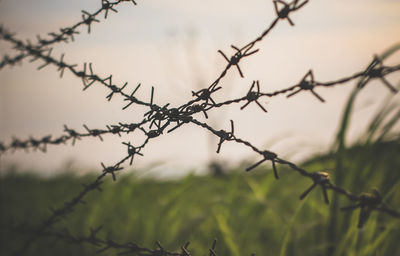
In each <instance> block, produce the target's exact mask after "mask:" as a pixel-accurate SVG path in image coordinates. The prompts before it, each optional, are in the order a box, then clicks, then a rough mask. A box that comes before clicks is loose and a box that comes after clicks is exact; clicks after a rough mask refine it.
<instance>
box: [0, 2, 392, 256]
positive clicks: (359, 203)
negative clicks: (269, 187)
mask: <svg viewBox="0 0 400 256" xmlns="http://www.w3.org/2000/svg"><path fill="white" fill-rule="evenodd" d="M123 2H132V3H133V4H134V5H136V4H137V3H136V2H135V1H133V0H132V1H131V0H118V1H114V2H111V1H108V0H102V1H101V3H102V5H101V8H100V9H98V10H97V11H96V12H94V13H89V12H87V11H82V20H81V21H79V22H78V23H76V24H74V25H72V26H70V27H66V28H61V29H60V31H58V32H51V33H49V34H48V35H49V36H48V38H47V39H42V38H41V37H40V36H38V37H37V42H36V43H32V42H30V41H23V40H21V39H19V38H17V36H16V35H15V34H14V33H12V32H10V31H9V30H8V29H7V28H6V27H5V26H3V25H1V26H0V39H1V40H3V41H6V42H9V43H10V44H11V45H12V46H13V48H14V49H15V50H17V51H18V52H19V54H17V55H15V56H13V57H9V56H7V55H5V56H3V58H2V60H1V61H0V69H2V68H4V67H6V66H13V65H15V64H17V63H21V62H22V60H23V59H25V58H31V59H30V61H31V62H34V61H40V62H41V63H40V65H39V66H38V69H42V68H44V67H46V66H55V67H56V68H58V71H59V72H60V77H61V78H62V76H63V74H64V72H65V71H67V72H70V73H71V74H73V75H74V76H75V77H76V78H78V79H79V80H81V82H82V84H83V90H86V89H88V88H90V87H91V86H93V85H94V84H97V85H101V86H104V87H106V88H108V89H109V94H107V96H106V99H107V100H108V101H111V100H112V99H114V96H119V97H121V98H122V99H123V100H124V101H125V102H126V104H125V105H124V106H123V108H122V109H123V110H125V109H127V108H131V107H133V106H135V105H142V106H145V107H147V109H148V111H147V112H146V113H144V115H143V119H142V121H140V122H136V123H122V122H120V123H115V124H112V125H106V127H104V128H89V127H88V126H86V125H85V124H83V127H84V129H82V130H81V131H79V130H76V129H72V128H69V127H68V126H67V125H64V130H63V132H62V134H61V135H59V136H44V137H42V138H33V137H30V138H28V139H19V138H12V139H11V142H9V143H4V142H0V156H1V155H4V154H7V153H13V152H15V151H16V150H26V151H29V150H40V151H42V152H46V150H47V146H48V145H61V144H66V143H67V142H71V143H72V145H74V144H75V141H76V140H82V139H85V138H87V137H97V138H99V139H100V140H103V136H105V135H111V136H121V134H131V135H132V134H133V135H135V134H137V133H142V134H143V135H144V136H145V139H144V141H143V142H142V143H141V144H137V145H136V144H131V142H129V141H127V142H123V143H122V145H123V147H126V154H125V155H124V156H123V157H122V158H121V159H120V160H119V161H118V162H116V163H113V164H108V165H107V164H104V163H101V167H102V169H101V173H100V174H99V175H98V176H97V178H96V179H94V180H93V181H92V182H91V183H89V184H85V185H83V189H82V190H81V191H80V192H79V193H78V194H76V195H75V196H74V197H72V198H71V199H70V200H68V201H66V202H65V203H64V204H63V206H61V207H59V208H55V209H51V210H52V213H51V214H50V215H49V216H48V217H47V218H46V219H44V220H43V221H42V222H41V223H40V224H38V225H37V226H36V227H32V228H27V227H19V228H17V230H19V231H21V232H24V233H26V234H31V236H30V238H29V239H27V240H26V241H24V242H23V243H22V246H21V247H20V248H19V250H18V251H17V252H15V255H25V254H26V253H27V251H28V250H29V248H30V247H31V245H32V244H33V243H34V242H35V241H36V240H37V239H39V238H40V237H54V238H57V239H59V240H65V241H68V242H73V243H78V244H82V243H88V244H91V245H94V246H96V247H98V248H99V250H98V251H97V252H103V251H106V250H111V249H114V250H116V252H118V254H121V255H124V254H136V255H182V256H183V255H191V254H190V249H189V243H187V244H185V245H183V246H182V247H181V248H180V251H178V252H170V251H167V250H165V249H164V248H163V246H162V245H161V243H160V242H157V243H156V244H157V246H156V248H155V249H150V248H145V247H141V246H139V245H138V244H136V243H134V242H129V243H119V242H117V241H115V240H113V239H111V238H107V239H101V238H99V237H98V232H99V230H100V229H101V227H98V228H95V229H92V230H90V233H89V235H78V236H77V235H73V234H71V232H70V231H68V230H67V229H66V230H64V231H61V232H58V231H52V230H50V229H51V227H53V226H54V224H56V223H58V222H60V221H61V220H63V219H64V218H66V217H67V216H68V215H69V214H70V213H71V212H72V211H73V210H74V208H75V207H76V206H77V205H78V204H80V203H85V201H84V199H85V197H86V196H87V195H88V194H89V193H90V192H92V191H95V190H100V191H101V190H102V183H103V180H104V178H105V177H107V176H111V177H112V179H113V180H116V178H117V174H118V173H119V172H121V171H122V170H123V168H124V166H126V165H132V164H133V162H134V160H135V157H143V154H142V153H141V151H142V149H143V148H145V147H146V146H147V145H148V144H149V143H150V142H151V141H152V140H153V139H156V138H158V137H160V136H162V135H163V134H166V133H171V132H174V131H175V130H177V129H179V128H180V127H182V126H185V125H194V126H197V127H199V128H203V129H205V130H207V131H208V132H210V133H211V134H213V135H215V136H216V137H217V138H218V140H219V142H218V144H217V145H216V152H217V153H219V152H220V151H221V150H223V147H222V146H223V144H224V143H225V142H232V143H238V144H241V145H242V146H244V147H247V148H249V149H251V150H252V151H253V152H254V153H255V154H257V155H259V157H260V160H259V161H258V162H256V163H254V164H252V165H251V166H249V167H247V168H246V171H251V170H252V169H254V168H256V167H257V166H259V165H261V164H263V163H264V162H270V163H271V164H272V167H273V174H274V176H275V178H276V179H279V171H278V168H279V167H280V166H286V167H289V168H290V169H291V170H293V171H294V172H296V173H298V174H300V175H301V176H302V177H305V178H308V179H310V181H311V182H312V185H311V186H310V187H309V188H307V189H306V190H305V191H304V192H303V193H301V194H300V196H299V199H304V198H305V197H306V196H307V195H308V194H309V193H310V192H311V191H312V190H313V189H314V188H315V187H321V189H322V193H323V198H324V201H325V203H326V204H329V197H328V192H327V191H328V190H330V191H332V192H333V193H337V194H340V195H343V196H345V197H346V198H348V199H349V200H350V201H351V202H352V203H353V205H351V206H344V207H343V208H342V209H343V210H354V209H357V208H360V209H361V210H360V216H359V224H358V226H359V227H361V226H362V225H363V224H364V223H365V221H366V220H367V219H366V218H368V216H369V214H366V213H369V212H370V211H378V212H381V213H383V214H387V215H390V216H392V217H394V218H400V212H399V211H397V210H395V209H393V208H392V207H390V206H388V205H386V204H385V203H384V202H383V199H382V196H381V195H380V194H379V192H378V191H377V190H374V191H372V193H367V192H366V193H361V194H354V193H352V192H351V191H349V190H347V189H345V188H342V187H340V186H337V185H335V184H333V182H332V180H331V179H330V176H329V174H328V173H326V172H309V171H307V170H305V169H303V168H301V167H299V166H298V165H296V164H295V163H292V162H290V161H288V160H285V159H283V158H281V157H279V155H278V154H277V153H275V152H272V151H269V150H266V149H261V148H257V147H256V146H254V145H253V144H252V143H251V142H249V141H247V140H245V139H242V138H240V137H238V136H236V134H235V125H234V121H233V120H230V124H229V129H227V130H218V129H215V128H213V127H212V126H210V125H209V124H207V122H202V121H199V120H198V119H196V116H198V115H203V116H204V117H205V118H206V119H207V118H208V112H209V111H210V110H212V109H217V108H221V107H224V106H231V105H232V107H233V105H234V104H236V103H237V104H240V109H241V110H244V109H245V108H246V107H247V106H248V105H249V104H257V105H258V107H259V108H260V109H261V111H263V112H268V110H267V109H266V107H265V106H263V105H262V104H261V103H260V101H259V100H260V99H261V98H272V97H275V96H286V97H287V98H289V97H293V96H295V95H297V94H299V93H302V92H309V93H311V94H312V96H314V97H315V98H316V100H318V101H320V102H322V103H323V102H325V100H324V98H323V97H322V96H321V95H320V94H319V93H317V91H316V89H317V88H318V89H319V88H320V89H322V88H331V87H334V86H339V85H344V84H345V83H348V82H349V81H352V80H355V79H360V78H363V80H362V81H363V82H362V83H361V85H360V87H364V86H366V85H367V84H368V83H369V82H370V81H371V80H373V79H378V80H380V81H381V82H382V84H383V85H384V86H385V87H387V88H388V90H390V91H391V92H393V93H397V89H396V88H395V87H394V86H393V85H392V84H391V83H390V82H389V81H388V80H387V79H386V76H387V75H389V74H391V73H394V72H398V71H399V70H400V64H399V65H393V66H386V65H384V64H383V62H382V60H380V59H379V57H378V56H374V58H373V59H372V60H371V62H370V63H369V65H368V67H367V69H365V70H360V71H359V72H356V73H354V74H352V75H349V76H345V77H343V78H340V79H337V80H333V81H327V82H321V81H317V80H316V79H315V77H314V73H313V71H312V70H309V71H307V72H306V74H305V75H304V76H303V77H302V78H301V79H300V80H299V82H298V83H296V84H294V85H292V86H289V87H287V88H285V89H282V90H278V91H273V92H263V91H262V88H261V87H262V85H260V82H259V81H258V80H255V81H253V82H252V84H251V85H249V90H248V92H247V93H246V95H244V96H242V97H239V98H234V99H229V100H226V101H222V102H216V101H215V100H214V99H213V95H214V94H216V93H217V92H221V91H222V89H223V88H222V86H220V85H219V84H220V81H221V80H222V79H223V78H224V77H225V75H226V74H227V73H228V71H230V70H231V68H233V69H236V70H237V72H238V74H239V75H240V76H241V77H243V76H244V74H243V71H242V70H241V68H240V66H239V64H240V63H242V61H243V60H244V59H246V58H247V57H250V56H252V55H254V54H256V53H257V52H258V50H259V49H256V45H257V44H258V43H259V42H261V41H262V40H264V39H265V38H266V37H267V35H269V33H270V32H271V31H272V30H273V29H274V28H275V27H276V26H277V24H278V23H279V22H289V24H290V25H292V26H293V25H294V22H293V20H292V18H291V15H292V14H293V13H295V12H297V11H298V10H300V9H302V8H303V7H304V6H306V4H307V3H308V0H304V1H301V0H293V1H291V2H284V1H280V0H274V1H273V3H274V8H275V14H276V18H275V19H274V20H273V21H272V22H271V23H270V25H269V26H268V27H267V28H266V29H265V30H264V31H262V33H261V34H260V35H259V36H258V37H257V38H255V39H254V40H252V41H250V42H249V43H248V44H246V45H244V46H242V47H237V46H234V45H231V48H232V49H233V54H232V55H231V56H230V57H228V56H227V55H226V54H225V53H224V52H223V51H222V50H218V52H219V53H220V54H221V56H222V57H223V58H224V59H225V60H226V62H227V64H226V66H225V68H224V69H223V70H222V72H221V73H220V75H219V76H218V77H217V78H216V79H215V81H214V82H212V83H211V85H210V86H208V87H207V88H203V89H200V90H198V91H192V98H191V99H189V100H188V102H187V103H185V104H182V105H181V106H178V107H172V106H170V105H171V104H166V105H163V106H160V105H157V104H156V103H155V100H154V95H155V90H154V87H152V88H151V90H150V92H149V95H150V97H149V99H148V100H145V99H139V98H138V97H137V96H136V95H135V94H136V92H137V91H138V90H139V89H141V84H138V85H137V86H136V88H135V89H134V90H133V91H127V89H126V86H127V83H124V84H122V85H117V84H115V83H113V76H112V75H101V74H98V73H96V72H95V71H94V65H93V64H92V63H83V64H80V65H78V64H71V63H69V62H67V61H66V60H65V59H66V58H65V57H66V56H65V54H62V55H61V56H60V57H59V58H57V57H55V56H53V54H52V48H51V46H52V45H54V44H56V43H65V42H71V41H74V35H76V34H78V33H80V32H79V31H78V30H79V29H81V27H82V28H84V27H86V28H87V32H88V33H90V31H91V25H92V23H94V22H100V20H99V19H98V16H99V15H100V14H104V18H107V16H108V13H109V12H110V11H112V12H117V9H116V7H117V6H118V5H119V4H121V3H123ZM215 247H216V241H214V242H213V243H212V245H211V247H210V248H209V249H208V253H209V255H210V256H212V255H217V253H216V252H215ZM252 255H254V254H252Z"/></svg>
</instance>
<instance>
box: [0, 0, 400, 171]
mask: <svg viewBox="0 0 400 256" xmlns="http://www.w3.org/2000/svg"><path fill="white" fill-rule="evenodd" d="M100 2H101V1H98V0H93V1H81V0H79V1H78V0H70V1H61V0H51V1H50V0H40V1H39V0H37V1H28V0H2V1H0V23H1V24H3V25H4V26H5V27H7V28H8V29H10V30H11V31H13V32H16V33H17V36H18V37H19V38H21V39H31V40H32V41H35V38H36V35H41V36H42V37H46V34H47V33H48V32H52V31H57V30H58V29H59V28H61V27H67V26H71V25H73V24H75V23H76V22H78V21H79V20H80V19H81V10H82V9H83V10H87V11H89V12H94V11H95V10H97V9H98V8H99V7H100ZM137 3H138V5H137V6H134V5H133V4H131V3H123V4H120V5H119V6H117V7H116V9H117V10H118V13H113V12H110V13H109V17H108V19H107V20H104V17H103V16H100V21H101V22H100V23H94V24H93V25H92V33H91V34H90V35H88V34H87V32H86V28H82V29H80V30H79V31H80V34H79V35H77V36H75V42H72V43H68V44H65V43H60V44H57V45H54V50H53V54H54V56H60V55H61V53H65V61H67V62H70V63H76V64H79V65H80V66H82V63H84V62H92V63H93V67H94V70H95V72H97V73H98V74H100V75H102V76H103V77H106V76H107V75H109V74H113V81H115V82H117V84H123V83H124V82H126V81H127V82H129V86H130V87H129V88H132V89H133V88H134V87H135V86H136V85H137V84H138V83H142V85H143V86H142V88H141V90H140V93H139V94H138V95H139V96H140V97H142V98H143V99H147V100H148V98H149V95H150V91H151V86H154V87H155V88H156V95H155V101H156V103H158V104H159V105H163V104H165V103H167V102H171V103H172V104H173V105H178V104H181V103H183V102H186V101H187V100H188V99H190V97H191V93H190V92H191V90H194V89H196V88H201V87H206V86H208V85H209V84H211V83H212V81H214V80H215V78H216V77H217V76H218V74H219V73H220V72H221V71H222V70H223V69H224V67H225V65H226V62H225V60H224V59H223V58H222V57H221V56H220V55H219V54H218V53H217V50H218V49H221V50H223V51H224V52H226V53H228V54H232V53H233V52H232V50H231V49H230V45H231V44H234V45H237V46H243V45H245V44H246V43H247V42H249V41H251V40H253V39H254V38H255V37H257V36H258V35H259V34H260V33H262V31H263V30H264V29H265V28H266V27H267V26H268V25H269V24H270V23H271V21H272V20H273V19H274V18H275V12H274V10H273V5H272V1H269V0H264V1H261V0H253V1H239V0H229V1H228V0H219V1H211V0H204V1H178V0H162V1H155V0H146V1H141V0H137ZM399 13H400V1H381V0H338V1H327V0H325V1H323V0H311V1H310V3H309V4H307V6H305V7H304V8H303V9H302V10H299V11H298V12H296V13H293V14H291V19H292V20H293V21H294V22H295V24H296V25H295V26H293V27H292V26H290V25H289V24H288V23H287V22H286V21H283V22H280V23H279V24H278V26H277V27H275V29H274V30H273V31H272V32H271V34H270V35H269V36H268V37H267V38H266V39H265V40H263V41H262V42H261V43H260V44H259V45H258V47H259V48H260V52H259V53H257V54H256V55H254V56H252V57H250V58H248V59H246V60H244V61H243V63H242V62H241V68H242V70H243V72H244V74H245V78H240V76H239V75H238V73H237V71H236V70H235V69H231V70H230V71H229V74H228V76H227V77H226V78H225V79H224V80H223V81H222V83H221V85H222V86H223V87H224V89H223V90H222V91H221V92H220V93H219V94H218V95H217V97H216V98H217V99H219V100H222V99H228V98H232V97H235V96H236V97H238V96H243V95H244V94H245V93H246V92H247V90H248V88H249V86H250V84H251V82H252V81H253V80H257V79H258V80H260V85H261V88H262V90H263V91H268V92H269V91H273V90H277V89H282V88H285V87H288V86H290V85H293V84H296V83H297V82H298V81H299V80H300V79H301V77H302V76H303V75H304V74H305V73H306V72H307V71H308V70H309V69H310V68H312V69H313V70H314V75H315V78H316V80H318V81H328V80H333V79H336V78H341V77H344V76H347V75H351V74H352V73H354V72H357V71H361V70H362V69H363V68H365V67H366V66H367V65H368V63H369V62H370V60H371V58H372V56H373V55H374V54H379V53H381V52H383V51H384V50H385V49H387V48H389V47H390V46H392V45H394V44H395V43H398V42H400V36H399V35H400V34H399V31H400V15H399ZM0 53H1V55H4V54H8V55H13V54H14V53H15V51H13V50H12V49H11V48H10V45H9V44H8V43H6V42H0ZM399 62H400V54H397V55H394V56H393V57H392V58H390V59H389V60H388V62H387V64H394V63H396V64H398V63H399ZM39 65H40V62H34V63H30V62H29V61H26V60H25V61H23V63H22V65H17V66H15V67H13V68H10V67H6V68H3V69H2V70H0V120H1V121H0V140H1V141H3V142H6V143H9V142H10V141H11V138H12V137H13V136H16V137H18V138H21V139H23V138H28V137H29V136H31V135H32V136H37V137H41V136H44V135H48V134H53V135H54V136H58V135H60V134H62V130H63V125H64V124H67V125H68V126H69V127H71V128H74V129H77V130H80V131H83V127H82V125H83V124H86V125H88V126H89V127H90V128H102V129H103V128H105V125H107V124H115V123H118V122H120V121H123V122H134V121H138V120H140V118H141V115H142V114H143V112H142V111H141V109H138V108H131V109H128V110H126V111H122V110H121V108H122V107H123V106H124V102H123V101H122V100H121V99H120V98H117V97H116V98H115V99H114V100H113V101H111V102H107V101H106V99H105V96H106V95H107V90H105V89H104V88H102V87H100V86H98V87H94V88H90V89H88V90H87V91H85V92H82V85H81V82H80V80H79V79H77V78H76V77H73V76H72V75H70V74H65V75H64V78H63V79H59V74H58V73H57V72H56V68H54V67H46V68H44V69H42V70H40V71H38V70H36V68H37V67H38V66H39ZM389 80H390V81H391V82H392V83H393V84H396V85H398V84H399V80H400V76H399V75H392V76H390V77H389ZM354 85H355V82H351V83H348V84H346V85H344V86H340V87H337V88H333V89H323V88H321V89H318V93H319V94H320V95H321V96H323V97H324V98H325V99H326V101H327V102H326V103H325V104H321V103H320V102H319V101H318V100H316V99H315V98H314V97H313V96H312V95H310V94H308V93H301V94H299V95H296V97H293V98H290V99H286V98H285V97H276V98H272V99H269V100H268V101H267V102H266V101H263V102H262V103H263V104H264V106H265V107H266V108H267V109H268V114H265V113H263V112H262V111H260V110H259V108H257V107H256V106H249V107H248V108H246V109H245V111H240V105H233V106H231V107H225V108H223V109H220V110H219V111H218V112H211V113H210V115H211V116H210V120H209V121H210V123H211V124H212V125H214V126H215V127H216V128H218V129H221V128H223V129H229V120H230V119H233V120H235V129H236V132H237V133H236V134H237V136H239V137H242V138H243V139H246V140H249V141H251V142H252V143H254V144H255V145H256V146H258V147H260V148H265V149H269V150H273V151H275V152H276V153H278V154H279V155H282V156H285V157H287V158H288V159H290V160H293V161H300V160H302V159H304V157H306V156H309V155H310V154H313V153H315V152H322V151H326V150H328V148H329V146H330V145H331V144H332V140H333V137H334V136H335V132H336V130H337V127H338V122H339V120H340V115H341V112H342V110H343V107H344V103H345V102H346V100H347V98H348V95H349V93H350V91H351V90H352V88H353V87H354ZM387 95H388V90H387V88H385V87H384V86H382V85H381V84H380V83H379V82H376V83H371V84H370V85H369V86H368V87H367V88H366V89H365V90H364V91H363V92H362V95H361V97H360V98H359V99H358V101H357V104H356V108H355V110H356V112H355V116H354V118H353V122H352V129H351V131H350V138H351V139H352V140H355V139H356V138H357V136H358V135H359V134H360V132H361V131H363V130H364V129H365V125H366V123H368V120H369V119H370V117H371V116H372V115H373V114H374V111H376V109H377V107H378V106H380V105H382V102H383V101H384V100H385V99H386V97H387ZM396 97H398V96H396ZM141 139H142V138H140V136H139V137H134V138H132V137H123V138H122V139H120V138H114V137H113V136H105V137H104V140H105V142H103V143H101V142H100V141H99V140H98V139H96V138H88V139H84V140H82V141H78V142H77V144H76V146H75V147H72V146H70V145H69V144H68V145H61V146H50V147H49V148H48V153H46V154H43V153H25V152H23V151H20V152H16V153H14V154H7V155H6V156H4V157H2V158H1V160H0V161H1V168H4V167H5V166H7V165H9V164H11V163H17V164H18V165H19V166H21V167H22V168H25V169H35V170H37V171H39V172H42V173H55V172H57V171H59V170H60V169H62V166H63V165H65V163H66V162H68V161H70V160H73V161H75V162H76V163H77V166H82V167H84V168H96V167H100V162H105V163H106V164H112V163H114V162H117V161H118V160H119V159H120V158H121V157H122V156H123V155H124V154H125V150H126V147H125V146H123V145H122V144H121V142H123V141H132V142H133V143H136V144H138V143H140V140H141ZM217 143H218V141H216V140H211V139H210V136H208V135H207V133H205V132H204V131H203V130H202V129H200V128H198V127H196V126H194V125H188V126H187V127H183V128H182V129H180V130H177V131H176V132H174V133H171V134H168V135H163V136H162V137H160V138H158V139H156V140H152V142H151V143H150V144H149V145H148V146H147V147H146V148H145V150H144V151H143V153H144V157H141V158H137V159H136V160H137V161H136V162H135V165H136V166H137V167H144V166H150V165H151V166H157V168H156V169H157V170H158V171H159V170H162V171H163V172H165V173H172V172H184V171H185V170H188V169H189V168H192V169H198V168H199V167H201V166H204V163H206V162H207V161H209V160H211V159H218V160H220V161H223V162H224V163H227V164H233V163H235V162H237V161H238V160H245V159H247V160H252V159H254V158H256V157H257V156H255V155H254V154H253V153H251V152H250V151H248V149H246V148H243V147H242V146H240V145H235V144H233V143H225V144H224V145H223V148H222V151H221V153H220V154H219V155H217V154H215V150H216V148H217Z"/></svg>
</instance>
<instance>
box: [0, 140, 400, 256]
mask: <svg viewBox="0 0 400 256" xmlns="http://www.w3.org/2000/svg"><path fill="white" fill-rule="evenodd" d="M399 152H400V144H399V143H398V142H395V141H391V142H380V143H378V144H373V145H362V146H361V145H358V146H354V147H351V148H348V149H346V152H345V155H347V156H348V157H345V158H342V159H341V161H342V166H343V168H344V169H346V176H345V177H346V179H345V181H344V182H343V184H340V185H342V186H344V187H346V188H348V189H350V190H352V191H353V192H356V193H359V192H363V191H367V190H368V189H370V188H372V187H377V188H379V189H380V191H381V192H382V194H383V195H384V196H385V201H386V202H387V203H388V204H389V205H391V206H393V207H395V208H397V209H398V205H400V189H399V187H400V186H399V185H400V172H399V171H398V170H400V158H398V155H399V154H398V153H399ZM336 157H337V155H336V154H329V155H325V156H321V157H318V158H315V159H313V160H310V161H308V163H306V165H305V167H306V168H307V169H308V170H310V171H313V170H321V169H324V168H328V169H333V168H334V166H335V163H336ZM280 174H281V179H280V180H279V181H275V180H274V177H273V174H272V172H271V170H267V169H257V170H255V171H254V172H252V173H245V172H244V171H243V169H242V168H238V170H230V171H229V174H226V175H224V176H212V175H206V176H194V175H188V176H186V177H184V178H181V179H179V180H155V179H145V178H137V177H135V174H131V175H128V176H123V177H121V178H119V179H118V181H117V182H112V181H110V180H109V181H107V182H106V183H105V185H104V187H103V189H104V191H103V192H93V193H92V194H90V195H89V196H88V198H87V200H86V202H87V204H86V205H79V206H78V207H77V208H76V210H75V212H74V213H72V214H71V215H70V216H69V217H68V218H67V219H66V220H63V221H62V222H60V223H59V224H57V225H56V227H55V229H56V230H62V229H63V228H65V227H67V228H68V229H69V230H70V231H71V232H72V233H73V234H88V233H89V230H90V228H95V227H97V226H99V225H102V226H103V229H102V231H101V232H100V236H101V237H107V236H110V237H112V238H113V239H115V240H117V241H120V242H128V241H135V242H137V243H139V244H141V245H143V246H146V247H151V248H154V247H155V241H156V240H159V241H160V242H161V244H162V245H163V246H164V247H165V248H167V249H169V250H176V249H179V248H180V246H182V245H183V244H185V243H186V242H187V241H190V242H191V243H190V246H189V248H190V249H191V252H192V253H193V255H205V254H206V253H207V248H209V247H210V246H211V244H212V241H213V239H214V238H217V239H218V243H217V249H216V251H217V253H219V255H250V254H251V253H252V252H256V253H257V255H326V253H327V252H328V250H329V248H331V249H330V250H331V253H332V255H400V246H399V244H398V238H399V237H400V229H399V228H400V225H399V220H397V219H394V218H390V217H388V216H386V215H384V214H380V213H373V214H372V215H371V217H370V219H369V220H368V222H367V224H366V226H365V227H364V228H363V229H361V230H360V229H358V228H357V221H358V211H355V212H354V213H344V212H339V211H336V210H335V209H332V206H327V205H325V204H324V202H323V198H322V196H321V193H320V191H319V190H318V189H316V190H315V191H312V192H311V193H310V195H309V196H308V197H307V198H306V199H305V200H304V201H300V200H299V199H298V197H299V195H300V194H301V193H302V192H303V191H304V190H305V189H306V188H307V187H308V186H309V185H310V181H309V180H308V179H305V178H301V177H300V176H299V175H298V174H297V173H294V172H293V171H291V170H287V169H284V168H282V167H281V168H280ZM331 175H332V176H333V177H335V172H334V171H333V172H332V173H331ZM91 179H93V177H90V176H86V177H74V176H72V175H64V176H60V177H55V178H51V179H41V178H38V177H35V176H32V175H14V174H8V175H6V176H4V177H2V178H1V189H2V192H1V209H2V210H1V214H2V216H1V226H2V238H1V240H2V251H3V252H4V254H2V255H9V254H10V252H12V251H15V249H16V248H18V246H20V245H21V242H22V241H24V239H26V237H25V235H21V234H19V233H17V232H13V231H10V230H7V229H5V228H4V227H7V226H10V225H21V224H23V225H31V224H35V223H38V221H39V220H41V219H43V218H45V217H46V216H48V214H49V213H50V211H49V208H48V207H49V206H52V205H53V206H57V205H58V206H60V205H61V204H62V202H63V201H64V200H66V199H68V198H70V196H71V195H73V194H74V193H76V192H77V191H79V189H80V188H81V184H82V183H88V182H89V181H90V180H91ZM329 195H330V197H331V199H332V198H335V196H334V194H333V193H331V192H330V193H329ZM334 200H337V201H338V204H339V205H340V206H343V205H348V204H349V202H348V200H347V199H345V198H343V197H339V198H337V199H334ZM333 220H334V222H335V227H334V228H335V230H330V229H329V227H330V225H331V222H332V221H333ZM332 248H333V249H332ZM97 249H99V248H97V247H94V246H91V245H85V244H82V245H75V244H70V243H65V242H62V241H58V242H55V239H41V240H39V242H37V243H35V244H34V246H33V247H32V248H31V250H30V251H29V255H54V254H57V255H71V254H72V255H88V254H89V255H90V254H92V253H93V252H94V251H95V250H97ZM56 252H57V253H56ZM103 254H104V255H114V254H115V253H113V252H112V251H107V252H105V253H103Z"/></svg>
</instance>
